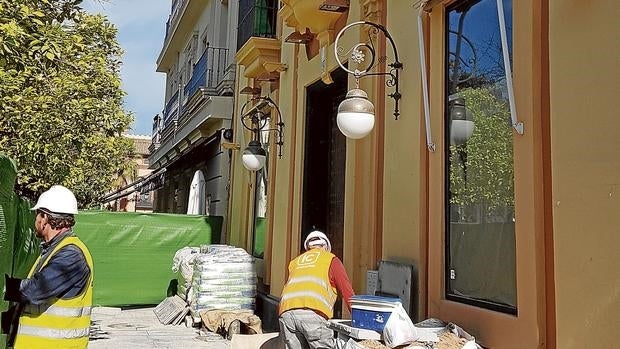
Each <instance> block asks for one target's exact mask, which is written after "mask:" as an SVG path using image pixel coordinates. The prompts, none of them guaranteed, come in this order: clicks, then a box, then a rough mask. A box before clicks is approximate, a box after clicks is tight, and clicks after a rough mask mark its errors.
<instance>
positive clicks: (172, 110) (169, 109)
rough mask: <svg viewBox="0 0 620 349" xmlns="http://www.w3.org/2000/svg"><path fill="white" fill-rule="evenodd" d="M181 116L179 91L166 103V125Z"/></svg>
mask: <svg viewBox="0 0 620 349" xmlns="http://www.w3.org/2000/svg"><path fill="white" fill-rule="evenodd" d="M178 117H179V91H177V92H176V93H175V94H174V95H172V97H170V99H169V100H168V103H166V107H165V108H164V127H166V126H168V124H169V123H170V122H171V121H173V120H177V119H178Z"/></svg>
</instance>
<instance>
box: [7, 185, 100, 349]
mask: <svg viewBox="0 0 620 349" xmlns="http://www.w3.org/2000/svg"><path fill="white" fill-rule="evenodd" d="M32 210H34V211H36V218H35V232H36V235H37V237H38V238H40V239H42V240H43V241H42V243H41V255H40V256H39V258H38V259H37V261H36V262H35V263H34V265H33V266H32V269H31V270H30V273H29V274H28V278H26V279H23V280H20V279H16V278H12V277H8V276H7V275H5V279H6V282H5V285H6V293H5V299H6V300H9V301H13V302H19V308H20V311H19V317H18V321H17V322H18V323H17V324H15V325H14V326H13V328H14V329H16V331H15V330H14V331H12V332H13V333H12V334H11V337H13V336H14V341H15V343H14V348H15V349H61V348H62V349H69V348H70V349H81V348H86V347H88V335H89V328H90V312H91V306H92V298H93V286H92V285H93V260H92V257H91V255H90V252H89V251H88V248H86V246H85V245H84V243H82V241H80V239H79V238H78V237H77V236H75V235H74V234H73V231H72V227H73V225H74V224H75V219H74V215H76V214H77V213H78V211H77V200H76V199H75V196H74V195H73V193H72V192H71V191H70V190H69V189H67V188H65V187H63V186H60V185H55V186H52V187H51V188H50V189H49V190H47V191H46V192H44V193H43V194H41V196H40V197H39V200H38V201H37V204H36V205H35V206H34V207H33V208H32ZM15 332H16V333H15ZM10 340H12V338H11V339H10Z"/></svg>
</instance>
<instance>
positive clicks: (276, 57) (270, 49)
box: [235, 37, 281, 78]
mask: <svg viewBox="0 0 620 349" xmlns="http://www.w3.org/2000/svg"><path fill="white" fill-rule="evenodd" d="M280 47H281V42H280V40H277V39H271V38H259V37H251V38H250V39H249V40H248V41H247V42H246V43H245V44H244V45H243V46H242V47H241V48H240V49H239V51H238V52H237V55H236V56H235V59H236V61H237V63H238V64H239V65H242V66H244V67H245V71H244V74H243V75H244V76H245V77H247V78H256V77H258V76H261V75H263V74H265V73H270V72H271V71H269V70H267V69H266V66H268V67H272V66H273V65H274V64H275V65H276V67H277V66H278V65H280V64H281V63H280Z"/></svg>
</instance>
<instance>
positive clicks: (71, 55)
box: [0, 0, 133, 207]
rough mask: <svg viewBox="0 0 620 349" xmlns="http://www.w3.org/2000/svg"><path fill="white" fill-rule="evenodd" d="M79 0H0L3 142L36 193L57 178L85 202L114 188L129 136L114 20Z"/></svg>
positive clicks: (22, 180) (24, 189)
mask: <svg viewBox="0 0 620 349" xmlns="http://www.w3.org/2000/svg"><path fill="white" fill-rule="evenodd" d="M79 3H80V1H77V0H0V149H2V151H4V152H6V153H7V154H8V155H9V156H10V157H12V158H13V159H15V160H16V162H17V163H18V179H17V190H18V191H19V193H20V194H21V195H24V196H27V197H29V198H31V199H34V198H36V196H37V195H38V194H39V193H40V192H42V191H43V190H46V189H47V188H49V187H50V186H51V185H53V184H63V185H66V186H68V187H70V188H72V189H73V190H74V191H75V194H76V196H77V197H78V201H79V202H80V205H81V206H82V207H84V206H89V205H92V204H93V203H95V202H96V200H97V198H99V197H101V196H102V195H103V194H104V193H106V192H107V191H109V190H110V189H111V185H112V182H113V178H114V177H115V175H116V174H117V173H118V172H119V171H122V170H123V169H124V168H125V167H126V162H127V161H126V159H127V157H128V155H129V154H130V152H131V151H132V150H133V149H132V144H131V143H130V142H129V141H128V140H126V139H124V138H122V137H121V136H120V135H121V133H122V132H123V131H125V130H126V129H127V128H128V126H129V125H130V124H131V122H132V116H131V115H130V114H128V113H127V112H126V111H125V110H124V109H123V104H122V103H123V96H124V93H123V91H122V90H121V89H120V86H121V84H120V77H119V71H120V64H121V63H120V57H121V54H122V51H121V48H120V46H119V45H118V42H117V41H116V33H117V32H116V28H115V27H114V26H113V25H112V24H110V23H109V21H107V20H106V19H105V18H104V17H102V16H92V15H88V14H86V13H83V12H82V11H81V10H80V9H79V7H78V4H79Z"/></svg>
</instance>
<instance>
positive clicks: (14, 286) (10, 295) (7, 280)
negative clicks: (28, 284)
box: [4, 274, 22, 302]
mask: <svg viewBox="0 0 620 349" xmlns="http://www.w3.org/2000/svg"><path fill="white" fill-rule="evenodd" d="M21 282H22V280H21V279H17V278H12V277H10V276H8V275H7V274H4V289H5V291H4V300H6V301H11V302H19V301H21V299H22V297H21V293H20V292H19V286H20V284H21Z"/></svg>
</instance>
